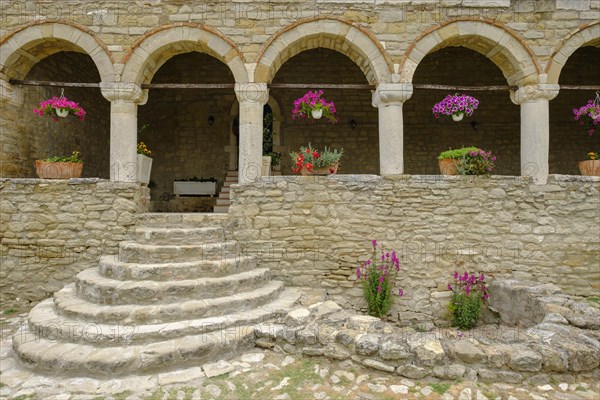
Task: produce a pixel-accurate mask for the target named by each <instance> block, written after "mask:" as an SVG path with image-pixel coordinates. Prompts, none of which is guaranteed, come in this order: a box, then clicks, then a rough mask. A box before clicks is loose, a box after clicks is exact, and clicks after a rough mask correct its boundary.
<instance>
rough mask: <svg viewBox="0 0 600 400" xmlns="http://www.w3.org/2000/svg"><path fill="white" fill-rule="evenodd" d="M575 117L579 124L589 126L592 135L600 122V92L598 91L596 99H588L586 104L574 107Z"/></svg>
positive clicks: (589, 133)
mask: <svg viewBox="0 0 600 400" xmlns="http://www.w3.org/2000/svg"><path fill="white" fill-rule="evenodd" d="M573 118H574V119H575V121H579V125H587V126H588V135H590V136H592V135H593V134H594V132H595V130H596V125H598V124H600V92H596V99H595V100H588V102H587V104H586V105H583V106H581V107H579V108H574V109H573Z"/></svg>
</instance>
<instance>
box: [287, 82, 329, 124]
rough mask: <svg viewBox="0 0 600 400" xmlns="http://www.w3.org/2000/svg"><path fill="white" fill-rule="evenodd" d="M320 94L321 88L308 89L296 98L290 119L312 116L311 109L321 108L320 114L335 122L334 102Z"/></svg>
mask: <svg viewBox="0 0 600 400" xmlns="http://www.w3.org/2000/svg"><path fill="white" fill-rule="evenodd" d="M322 96H323V91H322V90H317V91H314V92H312V91H308V92H307V93H306V94H305V95H304V96H302V97H300V98H299V99H296V100H295V101H294V109H293V110H292V119H299V118H312V111H313V110H315V111H318V110H322V112H323V115H322V116H323V117H324V118H327V119H328V120H330V121H331V123H334V124H335V123H336V122H337V117H336V115H335V113H336V109H335V104H333V101H327V100H325V98H324V97H322Z"/></svg>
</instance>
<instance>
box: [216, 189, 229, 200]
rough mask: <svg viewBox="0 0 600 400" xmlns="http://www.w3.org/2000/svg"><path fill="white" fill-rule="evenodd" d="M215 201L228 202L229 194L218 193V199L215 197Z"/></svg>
mask: <svg viewBox="0 0 600 400" xmlns="http://www.w3.org/2000/svg"><path fill="white" fill-rule="evenodd" d="M217 199H218V200H217V201H219V200H229V192H228V191H227V192H220V193H219V197H217Z"/></svg>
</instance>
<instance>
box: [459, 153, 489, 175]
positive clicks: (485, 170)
mask: <svg viewBox="0 0 600 400" xmlns="http://www.w3.org/2000/svg"><path fill="white" fill-rule="evenodd" d="M495 162H496V156H495V155H493V154H492V152H491V151H485V150H482V149H477V150H473V151H468V152H467V153H465V154H464V155H463V156H462V158H461V161H460V163H459V165H458V166H457V171H458V173H459V174H461V175H489V174H490V173H491V172H492V171H493V170H494V167H495Z"/></svg>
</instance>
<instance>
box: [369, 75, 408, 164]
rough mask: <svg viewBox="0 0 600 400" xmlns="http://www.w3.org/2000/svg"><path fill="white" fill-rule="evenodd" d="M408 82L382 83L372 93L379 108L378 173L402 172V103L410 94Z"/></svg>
mask: <svg viewBox="0 0 600 400" xmlns="http://www.w3.org/2000/svg"><path fill="white" fill-rule="evenodd" d="M412 93H413V87H412V84H410V83H382V84H379V85H378V86H377V90H376V91H375V93H373V107H377V108H378V109H379V174H380V175H396V174H403V173H404V121H403V118H402V105H403V104H404V102H405V101H406V100H408V99H410V97H411V96H412Z"/></svg>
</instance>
